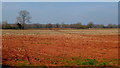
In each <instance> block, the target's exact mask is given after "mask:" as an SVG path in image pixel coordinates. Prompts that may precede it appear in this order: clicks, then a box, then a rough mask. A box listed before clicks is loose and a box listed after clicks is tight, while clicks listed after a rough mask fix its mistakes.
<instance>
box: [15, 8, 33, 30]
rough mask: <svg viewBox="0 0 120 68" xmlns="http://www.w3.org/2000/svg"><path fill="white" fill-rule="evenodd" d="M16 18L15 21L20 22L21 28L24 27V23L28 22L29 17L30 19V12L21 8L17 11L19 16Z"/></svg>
mask: <svg viewBox="0 0 120 68" xmlns="http://www.w3.org/2000/svg"><path fill="white" fill-rule="evenodd" d="M16 19H17V21H16V23H19V24H21V26H22V29H24V27H25V24H26V23H30V19H31V17H30V13H29V12H28V11H26V10H21V11H20V12H19V16H18V17H17V18H16Z"/></svg>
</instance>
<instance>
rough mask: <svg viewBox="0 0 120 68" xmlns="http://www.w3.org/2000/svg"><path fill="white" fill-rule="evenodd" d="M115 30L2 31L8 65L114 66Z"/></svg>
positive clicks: (5, 59) (115, 59)
mask: <svg viewBox="0 0 120 68" xmlns="http://www.w3.org/2000/svg"><path fill="white" fill-rule="evenodd" d="M118 60H119V59H118V30H117V29H69V30H67V29H66V30H2V63H3V65H10V66H117V65H118Z"/></svg>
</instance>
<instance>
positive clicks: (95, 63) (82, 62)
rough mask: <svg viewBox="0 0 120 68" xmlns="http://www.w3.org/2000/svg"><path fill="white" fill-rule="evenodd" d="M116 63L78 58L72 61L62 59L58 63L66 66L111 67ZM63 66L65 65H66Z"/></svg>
mask: <svg viewBox="0 0 120 68" xmlns="http://www.w3.org/2000/svg"><path fill="white" fill-rule="evenodd" d="M117 61H118V60H116V59H115V61H114V59H113V60H112V59H111V60H110V59H103V60H102V61H97V60H96V59H79V58H73V60H70V59H62V60H60V62H63V63H66V64H67V65H69V66H71V65H77V66H81V65H85V66H112V65H113V64H117ZM66 64H65V65H66Z"/></svg>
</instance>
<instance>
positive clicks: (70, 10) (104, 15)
mask: <svg viewBox="0 0 120 68" xmlns="http://www.w3.org/2000/svg"><path fill="white" fill-rule="evenodd" d="M20 10H27V11H29V12H30V15H31V17H32V19H31V22H32V23H40V24H43V23H45V24H46V23H62V22H64V23H66V24H71V23H77V22H82V24H87V23H88V22H90V21H92V22H94V23H95V24H104V25H107V24H118V3H117V2H3V3H2V12H3V13H2V14H3V16H2V17H3V21H4V20H6V21H8V22H9V23H15V20H16V17H17V16H18V12H19V11H20Z"/></svg>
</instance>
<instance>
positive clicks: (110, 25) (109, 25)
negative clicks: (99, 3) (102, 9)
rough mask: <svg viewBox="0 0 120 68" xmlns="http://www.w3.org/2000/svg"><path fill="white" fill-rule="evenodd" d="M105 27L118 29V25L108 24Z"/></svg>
mask: <svg viewBox="0 0 120 68" xmlns="http://www.w3.org/2000/svg"><path fill="white" fill-rule="evenodd" d="M107 27H108V28H118V25H116V24H108V25H107Z"/></svg>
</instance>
